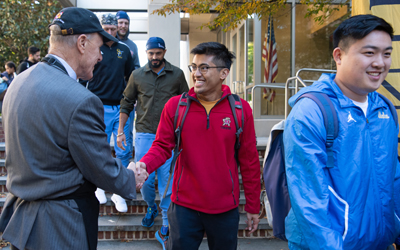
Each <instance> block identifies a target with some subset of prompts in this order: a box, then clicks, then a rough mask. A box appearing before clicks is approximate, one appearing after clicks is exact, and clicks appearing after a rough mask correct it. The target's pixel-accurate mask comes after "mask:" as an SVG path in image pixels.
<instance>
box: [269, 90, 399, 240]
mask: <svg viewBox="0 0 400 250" xmlns="http://www.w3.org/2000/svg"><path fill="white" fill-rule="evenodd" d="M378 94H379V93H378ZM379 96H380V97H381V98H382V99H383V100H384V101H385V102H386V103H387V104H388V106H389V109H390V112H391V113H392V116H393V118H394V121H395V123H396V125H397V124H398V118H397V112H396V109H395V107H394V106H393V104H392V103H391V102H390V101H389V100H388V99H387V98H386V97H385V96H383V95H381V94H379ZM302 98H310V99H312V100H313V101H314V102H315V103H316V104H317V105H318V107H319V108H320V110H321V112H322V115H323V117H324V126H325V129H326V143H325V145H326V153H327V157H328V160H327V168H328V169H329V168H332V167H333V166H334V157H333V148H332V146H333V142H334V140H335V139H336V137H337V135H338V131H339V124H338V118H337V113H336V110H335V109H334V107H333V104H332V101H331V100H330V98H329V97H328V96H327V95H326V94H324V93H320V92H308V93H305V94H303V95H301V96H300V97H299V98H298V99H297V100H296V103H297V102H298V101H299V100H300V99H302ZM284 127H285V121H284V120H283V121H281V122H280V123H278V124H276V125H275V126H274V127H273V128H272V131H271V135H270V138H269V144H268V145H267V149H266V152H265V154H266V156H265V159H264V171H263V178H264V185H265V191H266V197H264V205H265V210H266V213H267V215H271V214H272V216H268V222H269V225H270V226H271V227H272V229H273V234H274V236H275V237H277V238H279V239H282V240H285V241H287V239H286V236H285V218H286V216H287V215H288V213H289V210H290V208H291V204H290V198H289V192H288V187H287V179H286V169H285V149H284V144H283V129H284ZM268 205H269V206H268ZM270 217H271V218H270Z"/></svg>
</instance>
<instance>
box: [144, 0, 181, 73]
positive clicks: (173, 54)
mask: <svg viewBox="0 0 400 250" xmlns="http://www.w3.org/2000/svg"><path fill="white" fill-rule="evenodd" d="M167 3H170V1H168V0H149V8H148V13H149V28H148V32H147V34H148V35H149V37H153V36H158V37H161V38H162V39H164V41H165V46H166V48H167V53H166V55H165V59H167V61H169V62H170V63H171V64H173V65H175V66H177V67H179V65H180V40H181V20H180V16H179V13H175V14H171V15H167V17H163V16H158V15H157V14H155V15H151V13H152V12H153V11H154V10H156V9H160V8H162V7H163V6H164V5H165V4H167Z"/></svg>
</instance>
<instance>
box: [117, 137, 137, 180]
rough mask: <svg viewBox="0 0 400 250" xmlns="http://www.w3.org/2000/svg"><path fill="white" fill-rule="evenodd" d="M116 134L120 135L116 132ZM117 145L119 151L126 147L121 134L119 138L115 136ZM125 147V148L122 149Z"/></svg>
mask: <svg viewBox="0 0 400 250" xmlns="http://www.w3.org/2000/svg"><path fill="white" fill-rule="evenodd" d="M118 134H120V133H119V132H118ZM117 145H118V147H119V148H120V149H122V150H125V147H126V146H127V145H126V137H125V134H122V135H120V136H117ZM124 146H125V147H124ZM132 170H133V169H132ZM135 173H136V172H135Z"/></svg>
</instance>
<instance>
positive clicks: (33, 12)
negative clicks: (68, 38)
mask: <svg viewBox="0 0 400 250" xmlns="http://www.w3.org/2000/svg"><path fill="white" fill-rule="evenodd" d="M61 9H62V6H61V4H60V3H59V2H58V1H57V0H36V1H29V0H2V1H1V2H0V37H1V39H0V68H1V69H3V67H4V64H5V62H7V61H13V62H14V63H15V64H16V65H17V66H18V64H19V61H20V60H22V59H24V58H25V57H27V56H28V55H27V50H28V47H29V46H32V45H33V46H36V47H38V48H40V50H41V55H42V56H44V54H46V52H47V50H48V41H49V31H48V25H49V24H50V23H51V21H52V20H53V18H54V16H55V15H56V14H57V13H58V12H59V11H60V10H61Z"/></svg>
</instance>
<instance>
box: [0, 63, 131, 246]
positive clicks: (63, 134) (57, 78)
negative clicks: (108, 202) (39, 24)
mask: <svg viewBox="0 0 400 250" xmlns="http://www.w3.org/2000/svg"><path fill="white" fill-rule="evenodd" d="M103 112H104V110H103V105H102V103H101V101H100V99H99V98H98V97H96V96H95V95H94V94H92V93H91V92H90V91H89V90H87V89H86V88H84V87H83V86H82V85H81V84H79V83H78V82H76V81H74V80H73V79H72V78H70V77H69V76H68V75H66V74H65V73H63V72H62V71H60V70H58V69H56V68H53V67H51V66H49V65H47V64H45V63H42V62H41V63H38V64H37V65H35V66H33V67H31V68H30V69H28V70H27V71H26V72H24V74H21V75H20V76H18V77H16V78H15V79H14V81H13V84H12V85H11V86H10V88H9V89H8V93H7V95H6V97H5V100H4V103H3V126H4V131H5V137H6V139H5V140H6V149H7V155H6V168H7V174H8V176H7V189H8V191H9V192H10V195H9V196H8V197H7V199H6V202H5V205H4V209H3V212H2V214H1V218H0V231H1V232H3V238H4V239H5V240H7V241H10V242H11V243H12V244H13V245H14V246H16V247H17V248H19V249H24V248H28V249H87V239H86V235H85V227H84V225H83V221H82V214H81V213H80V212H79V210H78V207H77V204H76V202H75V201H74V200H52V199H55V198H57V197H62V196H65V195H68V194H71V193H73V192H74V191H76V190H77V189H78V188H79V187H80V185H81V184H82V183H83V182H84V179H86V180H88V181H90V182H92V183H93V184H95V185H96V186H97V187H100V188H102V189H104V190H106V191H110V192H112V193H117V194H119V195H121V196H123V197H125V198H127V199H134V198H136V187H135V178H134V173H133V172H132V171H130V170H127V169H126V168H124V167H123V166H122V164H121V162H120V160H118V159H114V158H112V157H111V150H110V146H109V144H108V143H107V136H106V134H105V133H104V129H105V125H104V122H103Z"/></svg>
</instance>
